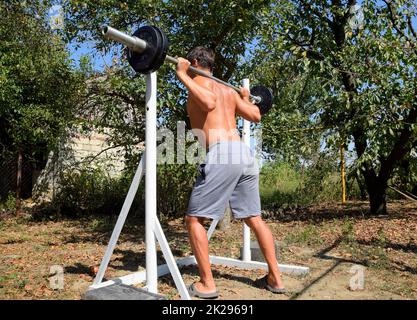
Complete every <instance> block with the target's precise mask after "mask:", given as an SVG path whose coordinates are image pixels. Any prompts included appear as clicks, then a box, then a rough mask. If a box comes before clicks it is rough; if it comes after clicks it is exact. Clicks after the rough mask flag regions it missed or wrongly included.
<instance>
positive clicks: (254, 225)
mask: <svg viewBox="0 0 417 320" xmlns="http://www.w3.org/2000/svg"><path fill="white" fill-rule="evenodd" d="M244 221H245V223H246V224H247V225H248V226H249V228H251V230H252V231H253V232H254V233H255V236H256V238H257V239H258V243H259V247H260V249H261V251H262V253H263V255H264V257H265V261H266V263H267V264H268V268H269V273H268V284H269V285H270V286H271V287H273V288H279V289H281V288H284V284H283V283H282V279H281V273H280V271H279V268H278V263H277V259H276V256H275V245H274V238H273V237H272V233H271V230H270V229H269V228H268V226H267V225H266V224H265V222H264V221H263V220H262V218H261V217H260V216H256V217H249V218H245V219H244Z"/></svg>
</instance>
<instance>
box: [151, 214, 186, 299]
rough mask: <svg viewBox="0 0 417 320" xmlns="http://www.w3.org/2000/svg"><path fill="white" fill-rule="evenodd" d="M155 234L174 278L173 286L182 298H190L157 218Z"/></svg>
mask: <svg viewBox="0 0 417 320" xmlns="http://www.w3.org/2000/svg"><path fill="white" fill-rule="evenodd" d="M155 235H156V238H157V239H158V243H159V246H160V247H161V250H162V253H163V254H164V258H165V261H166V262H167V265H168V269H169V272H170V273H171V275H172V278H173V279H174V282H175V286H176V287H177V289H178V292H179V293H180V295H181V299H182V300H190V299H191V297H190V294H189V293H188V289H187V287H186V286H185V283H184V280H183V279H182V276H181V273H180V270H179V269H178V265H177V262H176V261H175V258H174V256H173V255H172V252H171V249H170V248H169V244H168V241H167V239H166V237H165V234H164V231H163V230H162V227H161V224H160V223H159V220H158V219H155Z"/></svg>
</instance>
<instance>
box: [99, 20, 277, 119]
mask: <svg viewBox="0 0 417 320" xmlns="http://www.w3.org/2000/svg"><path fill="white" fill-rule="evenodd" d="M102 34H103V36H104V37H105V38H107V39H111V40H114V41H117V42H119V43H121V44H124V45H125V46H126V47H127V48H128V50H127V60H128V61H129V64H130V65H131V66H132V68H133V69H134V70H135V71H136V72H138V73H143V74H147V73H151V72H154V71H156V70H158V69H159V68H160V67H161V66H162V64H163V63H164V62H165V61H167V62H170V63H173V64H175V65H176V64H177V63H178V59H177V58H174V57H171V56H169V55H168V54H167V53H168V47H169V41H168V38H167V36H166V35H165V33H164V32H163V31H162V30H161V29H159V28H157V27H155V26H143V27H140V28H139V29H138V30H136V31H135V32H134V33H133V35H132V36H129V35H127V34H125V33H123V32H121V31H119V30H117V29H115V28H112V27H110V26H104V27H103V28H102ZM189 70H191V71H192V72H193V73H195V74H198V75H201V76H204V77H207V78H209V79H212V80H214V81H217V82H219V83H221V84H223V85H225V86H227V87H230V88H232V89H234V90H235V91H236V92H238V93H239V94H240V93H241V91H240V88H238V87H236V86H234V85H232V84H230V83H228V82H225V81H223V80H221V79H219V78H216V77H214V76H212V75H211V74H209V73H207V72H204V71H202V70H200V69H197V68H194V67H193V66H190V67H189ZM250 92H251V94H250V99H251V100H252V101H253V103H254V104H256V105H257V106H258V108H259V110H260V112H261V114H265V113H267V112H268V111H269V110H270V109H271V107H272V102H273V95H272V91H271V89H269V88H267V87H265V86H261V85H258V86H254V87H252V88H251V90H250Z"/></svg>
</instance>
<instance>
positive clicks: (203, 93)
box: [177, 47, 285, 298]
mask: <svg viewBox="0 0 417 320" xmlns="http://www.w3.org/2000/svg"><path fill="white" fill-rule="evenodd" d="M178 60H179V62H178V64H177V76H178V78H179V79H180V81H181V82H182V83H183V84H184V85H185V87H186V88H187V89H188V92H189V96H188V102H187V112H188V115H189V117H190V121H191V126H192V128H193V129H199V130H201V131H202V132H203V133H204V140H205V141H204V143H205V146H206V148H207V149H208V152H207V154H206V159H205V161H204V163H203V164H201V165H200V166H199V172H200V175H199V176H198V178H197V181H196V183H195V185H194V188H193V191H192V194H191V197H190V201H189V205H188V210H187V214H186V217H185V221H186V225H187V229H188V233H189V237H190V243H191V248H192V250H193V253H194V255H195V257H196V260H197V264H198V269H199V272H200V281H198V282H196V283H193V284H192V285H191V286H190V287H189V291H190V294H191V295H192V296H195V297H199V298H217V297H218V292H217V290H216V285H215V282H214V279H213V275H212V272H211V267H210V261H209V247H208V240H207V232H206V229H205V227H204V225H203V223H204V220H205V219H219V218H221V217H222V216H223V214H224V212H225V209H226V206H227V204H228V203H229V201H230V206H231V209H232V213H233V216H234V218H237V219H243V220H244V222H245V223H246V224H247V225H248V226H249V227H250V228H251V230H252V231H253V232H254V233H255V235H256V238H257V239H258V242H259V246H260V248H261V250H262V253H263V255H264V257H265V260H266V262H267V264H268V268H269V272H268V274H267V275H266V276H265V277H264V278H263V279H262V281H263V284H264V286H265V288H266V289H268V290H270V291H272V292H274V293H284V292H285V289H284V286H283V283H282V280H281V276H280V271H279V269H278V264H277V260H276V256H275V247H274V240H273V237H272V233H271V231H270V230H269V228H268V226H267V225H266V224H265V223H264V221H263V220H262V218H261V205H260V198H259V170H258V168H257V167H256V164H255V161H254V157H253V156H252V155H251V152H250V149H249V148H248V147H247V146H246V145H245V144H244V143H243V142H241V140H240V137H239V134H238V133H237V130H236V118H235V115H236V114H237V115H239V116H242V117H243V118H245V119H246V120H249V121H252V122H259V121H260V120H261V114H260V111H259V108H258V107H257V106H256V105H254V104H252V103H251V102H250V101H249V91H248V90H247V89H245V88H241V92H242V94H241V96H240V95H239V94H238V93H236V91H234V90H233V89H231V88H229V87H226V86H224V85H222V84H220V83H218V82H216V81H213V80H211V79H209V78H206V77H203V76H199V75H195V74H193V73H192V72H190V71H189V70H188V67H189V66H190V64H191V65H192V66H193V67H196V68H198V69H200V70H203V71H205V72H207V73H211V72H212V69H213V64H214V54H213V52H212V51H211V50H209V49H206V48H203V47H196V48H194V49H193V50H191V51H190V53H189V54H188V55H187V60H186V59H183V58H179V59H178ZM236 159H238V160H239V161H236Z"/></svg>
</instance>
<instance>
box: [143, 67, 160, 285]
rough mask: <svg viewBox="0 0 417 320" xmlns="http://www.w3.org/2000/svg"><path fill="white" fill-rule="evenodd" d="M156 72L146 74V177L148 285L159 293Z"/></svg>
mask: <svg viewBox="0 0 417 320" xmlns="http://www.w3.org/2000/svg"><path fill="white" fill-rule="evenodd" d="M156 93H157V88H156V73H155V72H152V73H151V74H148V75H147V76H146V138H145V146H146V179H145V243H146V286H147V288H148V291H150V292H153V293H158V275H157V267H158V265H157V260H156V242H155V234H154V226H155V220H156V206H157V204H156Z"/></svg>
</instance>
